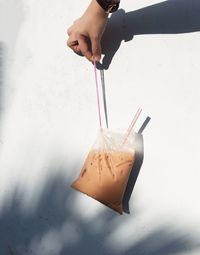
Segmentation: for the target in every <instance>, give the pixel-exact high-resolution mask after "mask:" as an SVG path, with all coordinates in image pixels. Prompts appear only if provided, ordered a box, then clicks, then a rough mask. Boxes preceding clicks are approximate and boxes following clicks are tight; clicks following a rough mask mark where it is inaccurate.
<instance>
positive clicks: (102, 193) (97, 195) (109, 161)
mask: <svg viewBox="0 0 200 255" xmlns="http://www.w3.org/2000/svg"><path fill="white" fill-rule="evenodd" d="M134 161H135V132H134V131H131V132H130V134H129V135H128V137H126V132H113V131H110V130H109V129H104V130H103V129H100V131H99V133H98V136H97V140H96V142H95V144H94V146H93V147H92V149H91V150H90V152H89V154H88V156H87V158H86V160H85V163H84V165H83V168H82V170H81V173H80V175H79V177H78V179H77V180H76V181H74V182H73V183H72V185H71V187H72V188H74V189H76V190H78V191H80V192H82V193H85V194H87V195H88V196H90V197H92V198H94V199H96V200H98V201H99V202H101V203H103V204H104V205H106V206H108V207H110V208H112V209H113V210H115V211H117V212H118V213H120V214H122V212H123V207H122V200H123V196H124V192H125V189H126V186H127V182H128V178H129V175H130V172H131V169H132V166H133V163H134Z"/></svg>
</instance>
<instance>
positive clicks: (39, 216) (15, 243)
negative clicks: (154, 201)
mask: <svg viewBox="0 0 200 255" xmlns="http://www.w3.org/2000/svg"><path fill="white" fill-rule="evenodd" d="M55 170H57V169H55ZM13 194H14V195H13V199H12V201H11V203H10V204H9V205H7V206H6V207H5V208H4V209H3V211H1V213H0V254H4V255H11V254H15V255H71V254H73V255H82V254H96V255H108V254H126V255H133V254H148V255H160V254H162V255H171V254H179V253H183V252H189V251H190V252H192V251H195V250H197V249H199V248H200V242H197V241H195V240H196V237H195V234H191V233H190V232H189V231H187V229H185V230H184V231H183V229H182V230H181V231H180V229H178V227H177V226H178V224H173V223H166V224H164V223H163V224H162V225H160V226H159V224H158V223H157V226H151V231H150V232H145V233H144V236H142V237H141V238H140V240H139V241H137V242H135V243H132V238H131V243H129V245H128V247H124V250H123V251H119V252H117V251H116V250H114V248H115V246H116V242H115V244H106V243H107V241H108V240H109V237H110V235H112V234H113V233H115V232H116V230H117V229H118V230H119V228H120V229H121V227H122V228H123V226H124V223H125V222H126V223H127V221H128V220H129V219H131V218H129V217H131V216H130V215H128V216H127V215H124V216H119V215H118V214H116V213H115V212H112V211H111V210H110V209H108V208H106V207H103V205H102V207H103V210H101V211H100V212H98V213H97V214H96V215H92V216H91V217H88V218H87V219H85V218H84V217H82V216H81V215H82V214H85V215H88V213H89V211H90V210H91V208H89V207H88V206H86V207H85V208H84V207H83V206H81V205H79V203H77V197H78V198H80V196H81V195H80V193H78V192H76V191H74V190H72V189H71V188H70V185H69V183H67V181H66V180H65V178H63V176H61V175H57V176H54V177H52V178H50V179H49V181H48V182H47V183H46V185H45V187H44V190H43V193H42V194H41V196H40V200H39V202H38V204H37V206H36V207H35V210H34V212H33V211H32V212H30V213H28V212H27V211H26V212H24V211H23V209H22V205H23V200H22V197H23V196H24V194H21V193H20V192H18V191H17V190H16V191H15V192H14V193H13ZM79 201H80V200H79ZM30 203H32V201H30ZM75 204H76V206H75ZM77 206H78V207H77ZM139 213H140V211H139V210H137V208H135V209H134V215H133V216H134V219H135V217H137V214H139ZM135 220H137V218H136V219H135ZM131 222H132V223H133V219H132V220H131ZM116 223H117V224H116ZM132 223H130V224H132ZM149 224H150V225H151V224H152V223H151V222H149ZM120 232H121V230H120ZM123 233H124V232H123ZM124 235H125V238H129V239H130V233H124ZM126 235H127V237H126ZM131 235H132V236H133V237H134V236H135V233H132V234H131ZM120 236H121V233H120ZM120 239H121V237H120ZM122 245H124V244H123V243H120V246H122ZM125 245H126V244H125Z"/></svg>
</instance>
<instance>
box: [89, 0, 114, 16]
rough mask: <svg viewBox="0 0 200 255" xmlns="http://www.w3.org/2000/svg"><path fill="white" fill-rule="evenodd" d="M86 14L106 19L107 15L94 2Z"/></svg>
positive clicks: (94, 1)
mask: <svg viewBox="0 0 200 255" xmlns="http://www.w3.org/2000/svg"><path fill="white" fill-rule="evenodd" d="M86 12H90V13H91V14H92V15H98V16H101V17H102V18H107V17H108V15H109V13H107V12H106V11H105V10H104V9H103V8H102V7H101V6H100V5H99V4H98V2H97V1H96V0H92V1H91V3H90V5H89V7H88V9H87V10H86Z"/></svg>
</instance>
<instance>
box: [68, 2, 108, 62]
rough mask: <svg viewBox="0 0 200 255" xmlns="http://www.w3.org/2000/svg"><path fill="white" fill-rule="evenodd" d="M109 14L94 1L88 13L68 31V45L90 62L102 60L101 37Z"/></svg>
mask: <svg viewBox="0 0 200 255" xmlns="http://www.w3.org/2000/svg"><path fill="white" fill-rule="evenodd" d="M107 17H108V14H107V13H106V12H105V11H104V10H103V9H102V8H101V7H100V5H99V4H98V3H97V2H96V0H92V2H91V3H90V5H89V7H88V8H87V10H86V12H85V13H84V14H83V16H82V17H81V18H79V19H78V20H76V21H75V22H74V24H73V25H72V26H71V27H70V28H69V29H68V31H67V33H68V36H69V38H68V41H67V45H68V46H69V47H70V48H71V49H72V50H73V51H74V52H75V53H77V54H82V55H83V56H85V57H86V58H87V59H88V60H89V61H93V60H96V61H100V59H101V37H102V34H103V32H104V30H105V27H106V23H107Z"/></svg>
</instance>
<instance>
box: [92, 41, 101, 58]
mask: <svg viewBox="0 0 200 255" xmlns="http://www.w3.org/2000/svg"><path fill="white" fill-rule="evenodd" d="M91 43H92V55H93V57H94V59H95V60H96V61H100V60H101V42H100V38H99V37H94V38H92V40H91Z"/></svg>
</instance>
